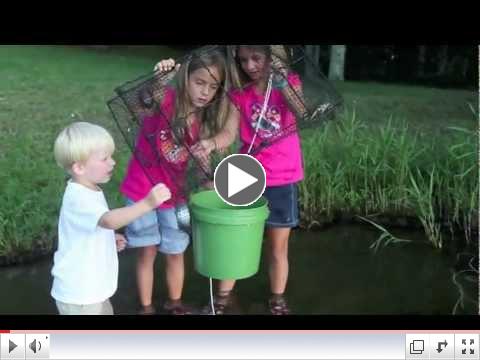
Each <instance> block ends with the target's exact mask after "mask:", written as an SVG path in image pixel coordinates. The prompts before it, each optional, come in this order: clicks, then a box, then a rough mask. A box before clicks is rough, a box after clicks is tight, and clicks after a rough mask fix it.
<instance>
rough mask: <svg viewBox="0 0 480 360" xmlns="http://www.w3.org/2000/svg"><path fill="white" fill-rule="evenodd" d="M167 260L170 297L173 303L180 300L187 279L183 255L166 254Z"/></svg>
mask: <svg viewBox="0 0 480 360" xmlns="http://www.w3.org/2000/svg"><path fill="white" fill-rule="evenodd" d="M165 259H166V269H165V275H166V280H167V289H168V297H169V299H170V300H171V301H172V300H173V301H175V300H180V299H181V297H182V290H183V281H184V278H185V268H184V261H183V254H166V255H165Z"/></svg>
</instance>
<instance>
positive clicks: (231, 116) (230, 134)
mask: <svg viewBox="0 0 480 360" xmlns="http://www.w3.org/2000/svg"><path fill="white" fill-rule="evenodd" d="M239 126H240V111H239V110H238V109H237V107H236V106H235V105H234V104H233V103H230V106H229V110H228V118H227V121H226V123H225V125H224V127H223V128H222V130H221V131H220V132H219V133H218V134H216V135H215V136H212V137H211V138H209V139H205V140H202V141H200V148H203V149H199V148H196V150H203V151H205V153H206V155H209V154H210V153H211V152H212V151H216V150H217V151H222V150H225V149H227V148H228V147H229V146H230V145H232V144H233V142H234V141H235V139H236V137H237V134H238V129H239Z"/></svg>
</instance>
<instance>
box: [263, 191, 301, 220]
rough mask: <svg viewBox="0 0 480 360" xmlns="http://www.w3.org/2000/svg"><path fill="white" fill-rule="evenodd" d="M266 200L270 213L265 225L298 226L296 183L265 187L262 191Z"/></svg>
mask: <svg viewBox="0 0 480 360" xmlns="http://www.w3.org/2000/svg"><path fill="white" fill-rule="evenodd" d="M263 196H265V197H266V198H267V200H268V208H269V210H270V215H269V217H268V219H267V222H266V225H267V226H268V227H288V228H293V227H296V226H298V224H299V222H300V219H299V209H298V186H297V184H296V183H295V184H287V185H281V186H270V187H267V188H265V192H264V193H263Z"/></svg>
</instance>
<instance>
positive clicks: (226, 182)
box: [214, 154, 266, 206]
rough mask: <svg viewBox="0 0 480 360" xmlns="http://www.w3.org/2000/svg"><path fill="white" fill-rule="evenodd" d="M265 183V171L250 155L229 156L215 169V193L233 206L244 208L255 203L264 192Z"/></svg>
mask: <svg viewBox="0 0 480 360" xmlns="http://www.w3.org/2000/svg"><path fill="white" fill-rule="evenodd" d="M265 182H266V176H265V170H264V169H263V167H262V165H261V164H260V163H259V162H258V160H257V159H255V158H254V157H252V156H250V155H245V154H235V155H230V156H228V157H226V158H225V159H223V160H222V161H221V162H220V164H218V166H217V168H216V169H215V174H214V186H215V191H216V192H217V194H218V196H220V197H221V198H222V199H223V201H225V202H226V203H227V204H230V205H233V206H246V205H250V204H252V203H254V202H255V201H257V200H258V198H259V197H260V196H262V194H263V191H264V190H265Z"/></svg>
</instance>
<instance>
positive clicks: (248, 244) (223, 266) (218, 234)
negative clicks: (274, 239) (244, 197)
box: [190, 190, 269, 280]
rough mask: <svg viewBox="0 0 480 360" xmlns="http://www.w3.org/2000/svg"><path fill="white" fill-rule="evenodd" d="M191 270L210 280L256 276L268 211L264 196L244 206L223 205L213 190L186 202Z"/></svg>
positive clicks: (203, 192) (194, 196) (198, 194)
mask: <svg viewBox="0 0 480 360" xmlns="http://www.w3.org/2000/svg"><path fill="white" fill-rule="evenodd" d="M190 208H191V213H192V237H193V256H194V262H195V269H196V270H197V271H198V272H199V273H200V274H202V275H204V276H207V277H210V278H213V279H220V280H225V279H244V278H247V277H249V276H252V275H254V274H256V273H257V271H258V268H259V265H260V254H261V250H262V240H263V229H264V226H265V220H266V219H267V217H268V214H269V211H268V206H267V200H266V199H265V198H264V197H261V198H260V199H258V200H257V201H256V202H255V203H253V204H251V205H248V206H242V207H240V206H231V205H228V204H226V203H225V202H224V201H223V200H222V199H221V198H220V197H219V196H218V195H217V193H216V192H215V191H213V190H211V191H202V192H199V193H197V194H195V195H193V196H192V197H191V199H190Z"/></svg>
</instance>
